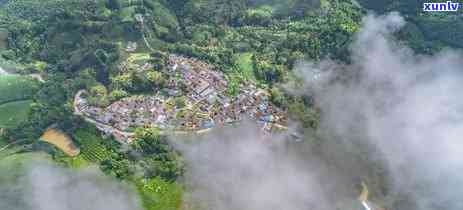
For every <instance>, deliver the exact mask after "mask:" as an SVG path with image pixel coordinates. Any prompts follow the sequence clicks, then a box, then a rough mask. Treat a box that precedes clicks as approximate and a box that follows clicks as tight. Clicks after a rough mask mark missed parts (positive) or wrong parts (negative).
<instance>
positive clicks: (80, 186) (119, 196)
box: [0, 161, 142, 210]
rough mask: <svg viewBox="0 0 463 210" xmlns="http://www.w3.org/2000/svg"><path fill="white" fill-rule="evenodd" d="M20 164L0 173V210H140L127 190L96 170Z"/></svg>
mask: <svg viewBox="0 0 463 210" xmlns="http://www.w3.org/2000/svg"><path fill="white" fill-rule="evenodd" d="M21 164H25V165H24V167H21V168H20V167H14V170H11V171H1V172H0V182H1V183H2V184H1V185H0V209H1V210H141V209H142V208H141V207H140V205H139V201H138V199H137V198H136V196H134V195H135V193H134V192H133V191H131V189H130V188H128V187H127V186H125V185H123V184H121V183H119V182H117V181H115V180H111V179H110V178H108V177H105V176H104V175H103V174H102V173H101V172H99V171H98V169H97V168H94V169H92V168H88V169H85V170H79V171H76V170H70V169H64V168H60V167H58V166H55V165H52V164H51V163H48V162H46V161H33V163H21ZM1 169H5V168H1Z"/></svg>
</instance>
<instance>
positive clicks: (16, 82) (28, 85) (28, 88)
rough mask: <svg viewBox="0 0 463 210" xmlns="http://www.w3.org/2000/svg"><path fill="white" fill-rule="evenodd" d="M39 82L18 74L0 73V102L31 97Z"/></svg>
mask: <svg viewBox="0 0 463 210" xmlns="http://www.w3.org/2000/svg"><path fill="white" fill-rule="evenodd" d="M36 87H37V82H36V81H34V80H33V79H31V78H28V77H23V76H17V75H0V93H1V94H0V104H4V103H7V102H13V101H19V100H26V99H30V98H31V97H32V95H33V94H34V92H35V89H36Z"/></svg>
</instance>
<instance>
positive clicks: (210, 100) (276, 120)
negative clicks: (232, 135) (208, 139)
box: [75, 55, 287, 139]
mask: <svg viewBox="0 0 463 210" xmlns="http://www.w3.org/2000/svg"><path fill="white" fill-rule="evenodd" d="M168 59H169V60H168V68H167V69H166V70H164V71H165V72H164V73H165V74H167V75H168V76H169V78H170V79H169V81H168V84H167V86H166V87H165V89H164V90H162V91H158V92H156V93H153V95H151V96H131V97H128V98H124V99H121V100H120V101H117V102H115V103H113V104H111V105H110V106H108V107H105V108H101V107H93V106H89V105H88V103H86V100H85V99H84V98H79V99H78V100H79V101H78V103H76V104H75V106H76V107H77V109H78V110H79V111H80V113H81V114H82V115H84V116H85V117H87V118H89V119H91V120H94V121H95V123H97V127H99V129H100V130H102V131H104V132H106V133H109V134H112V135H113V136H119V138H121V139H124V138H127V135H128V134H130V133H131V132H133V129H134V128H136V127H158V128H161V129H169V130H178V131H186V132H204V131H207V130H210V129H212V128H214V127H221V126H226V125H228V124H233V123H237V122H239V121H241V120H243V119H245V118H248V119H254V120H255V121H257V122H258V123H259V124H260V125H261V127H262V129H263V131H271V130H272V129H274V128H284V127H285V126H286V124H287V114H286V113H285V112H284V111H282V110H280V109H279V108H278V107H276V106H274V105H272V103H271V102H270V101H269V97H268V94H267V93H266V92H265V91H263V90H260V89H258V88H256V87H255V86H254V85H252V84H249V85H242V86H241V87H240V91H239V94H238V95H237V96H234V97H231V96H229V95H228V94H227V89H228V83H227V80H226V79H225V77H224V75H223V74H222V73H220V72H218V71H214V67H213V66H211V65H209V64H206V63H204V62H201V61H198V60H195V59H191V58H185V57H182V56H177V55H170V56H169V58H168ZM178 98H182V99H183V104H182V106H178V104H176V99H178ZM76 100H77V99H76ZM123 134H126V135H125V136H124V135H123Z"/></svg>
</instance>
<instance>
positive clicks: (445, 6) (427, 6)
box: [423, 1, 460, 12]
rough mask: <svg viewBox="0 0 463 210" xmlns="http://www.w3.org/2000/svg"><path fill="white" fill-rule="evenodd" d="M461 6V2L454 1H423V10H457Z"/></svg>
mask: <svg viewBox="0 0 463 210" xmlns="http://www.w3.org/2000/svg"><path fill="white" fill-rule="evenodd" d="M459 7H460V3H456V2H455V3H454V2H452V1H447V2H441V3H423V11H425V12H456V11H458V8H459Z"/></svg>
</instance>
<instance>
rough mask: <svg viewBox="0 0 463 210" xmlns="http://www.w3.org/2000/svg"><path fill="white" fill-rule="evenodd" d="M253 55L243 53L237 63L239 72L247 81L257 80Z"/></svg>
mask: <svg viewBox="0 0 463 210" xmlns="http://www.w3.org/2000/svg"><path fill="white" fill-rule="evenodd" d="M252 56H253V54H252V53H241V54H239V55H238V59H237V61H236V63H237V65H238V68H239V71H240V72H241V74H242V75H243V77H244V78H245V79H246V80H255V79H256V78H255V75H254V67H253V65H252Z"/></svg>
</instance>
